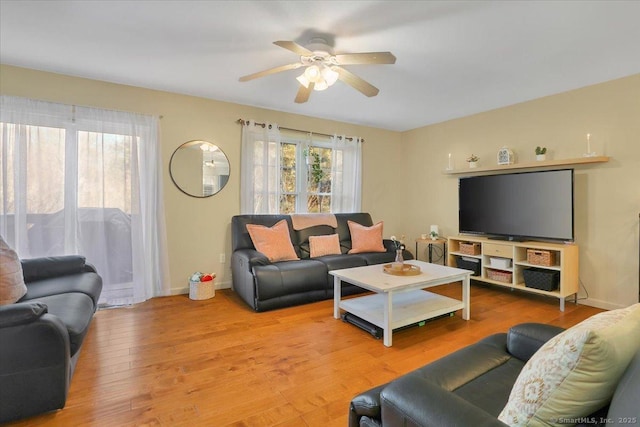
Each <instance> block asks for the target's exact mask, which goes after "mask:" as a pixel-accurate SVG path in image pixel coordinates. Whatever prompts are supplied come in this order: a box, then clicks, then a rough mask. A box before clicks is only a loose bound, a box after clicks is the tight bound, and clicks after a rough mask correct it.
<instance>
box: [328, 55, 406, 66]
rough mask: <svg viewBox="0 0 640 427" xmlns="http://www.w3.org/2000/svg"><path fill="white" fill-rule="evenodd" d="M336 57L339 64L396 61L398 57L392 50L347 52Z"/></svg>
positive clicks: (388, 62) (387, 62) (389, 62)
mask: <svg viewBox="0 0 640 427" xmlns="http://www.w3.org/2000/svg"><path fill="white" fill-rule="evenodd" d="M335 57H336V61H337V62H338V64H339V65H355V64H395V63H396V57H395V56H393V54H392V53H391V52H363V53H345V54H342V55H335Z"/></svg>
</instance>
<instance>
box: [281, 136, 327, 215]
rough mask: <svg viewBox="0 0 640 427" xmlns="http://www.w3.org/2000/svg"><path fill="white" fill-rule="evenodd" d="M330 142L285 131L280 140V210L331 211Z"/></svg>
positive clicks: (291, 211)
mask: <svg viewBox="0 0 640 427" xmlns="http://www.w3.org/2000/svg"><path fill="white" fill-rule="evenodd" d="M332 153H333V150H332V148H331V141H330V140H329V138H328V137H313V136H310V137H308V138H305V139H302V140H301V139H298V138H296V137H295V136H287V135H286V134H284V133H283V136H282V142H281V143H280V185H281V191H280V213H287V214H289V213H296V212H297V213H307V212H308V213H320V212H331V173H332V168H331V162H332V158H333V155H332Z"/></svg>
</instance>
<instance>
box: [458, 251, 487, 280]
mask: <svg viewBox="0 0 640 427" xmlns="http://www.w3.org/2000/svg"><path fill="white" fill-rule="evenodd" d="M480 264H481V262H480V260H479V259H468V260H467V259H464V258H463V257H461V256H459V257H456V267H458V268H462V269H464V270H471V271H473V276H479V275H480Z"/></svg>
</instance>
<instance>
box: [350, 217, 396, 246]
mask: <svg viewBox="0 0 640 427" xmlns="http://www.w3.org/2000/svg"><path fill="white" fill-rule="evenodd" d="M347 225H348V226H349V232H350V233H351V249H350V250H349V253H350V254H359V253H366V252H385V251H386V249H385V248H384V244H383V243H382V225H383V222H382V221H380V222H379V223H377V224H374V225H372V226H371V227H367V226H364V225H361V224H358V223H357V222H354V221H347Z"/></svg>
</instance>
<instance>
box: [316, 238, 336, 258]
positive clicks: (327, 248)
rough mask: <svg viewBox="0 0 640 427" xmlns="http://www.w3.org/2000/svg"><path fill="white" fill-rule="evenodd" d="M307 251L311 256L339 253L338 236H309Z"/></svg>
mask: <svg viewBox="0 0 640 427" xmlns="http://www.w3.org/2000/svg"><path fill="white" fill-rule="evenodd" d="M309 252H310V253H311V258H315V257H319V256H323V255H340V253H341V252H340V238H339V236H338V235H337V234H329V235H327V236H310V237H309Z"/></svg>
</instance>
